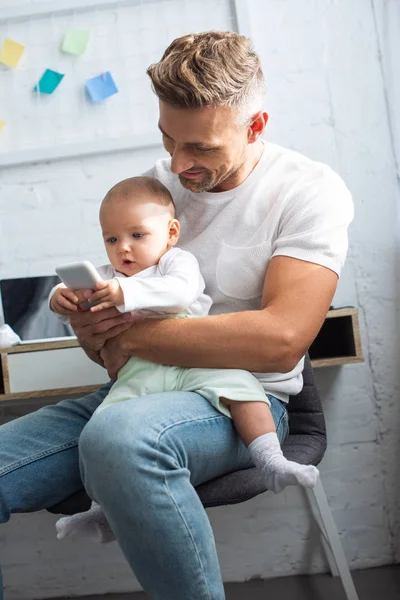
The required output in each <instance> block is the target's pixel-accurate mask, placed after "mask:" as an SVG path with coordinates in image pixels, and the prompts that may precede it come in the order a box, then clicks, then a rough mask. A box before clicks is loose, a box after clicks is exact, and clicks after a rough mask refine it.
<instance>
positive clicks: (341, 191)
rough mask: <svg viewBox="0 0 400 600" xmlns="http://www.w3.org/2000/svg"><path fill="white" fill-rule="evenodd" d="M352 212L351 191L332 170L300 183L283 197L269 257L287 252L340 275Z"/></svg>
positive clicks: (346, 247)
mask: <svg viewBox="0 0 400 600" xmlns="http://www.w3.org/2000/svg"><path fill="white" fill-rule="evenodd" d="M353 216H354V207H353V201H352V198H351V194H350V192H349V190H348V188H347V187H346V185H345V184H344V182H343V181H342V179H341V178H340V177H339V176H338V175H336V174H335V173H334V172H333V171H329V172H328V173H326V172H324V173H323V174H321V175H320V177H319V178H317V179H316V180H314V181H309V182H305V183H304V182H303V183H301V184H300V185H298V186H297V188H296V189H295V190H294V191H293V193H292V194H291V195H290V196H289V197H288V199H287V202H286V205H285V209H284V211H283V213H282V217H281V220H280V223H279V227H278V234H277V237H276V239H275V240H274V242H273V245H272V258H273V257H274V256H290V257H292V258H298V259H300V260H304V261H307V262H313V263H316V264H319V265H322V266H324V267H327V268H328V269H331V270H332V271H334V272H335V273H337V274H338V275H340V271H341V269H342V267H343V265H344V262H345V259H346V254H347V249H348V235H347V229H348V226H349V224H350V223H351V221H352V220H353Z"/></svg>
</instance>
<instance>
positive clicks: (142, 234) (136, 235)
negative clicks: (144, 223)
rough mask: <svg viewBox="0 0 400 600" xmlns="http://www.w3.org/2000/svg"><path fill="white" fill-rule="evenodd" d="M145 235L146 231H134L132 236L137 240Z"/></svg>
mask: <svg viewBox="0 0 400 600" xmlns="http://www.w3.org/2000/svg"><path fill="white" fill-rule="evenodd" d="M143 236H144V233H132V237H134V238H135V239H136V240H139V239H140V238H142V237H143Z"/></svg>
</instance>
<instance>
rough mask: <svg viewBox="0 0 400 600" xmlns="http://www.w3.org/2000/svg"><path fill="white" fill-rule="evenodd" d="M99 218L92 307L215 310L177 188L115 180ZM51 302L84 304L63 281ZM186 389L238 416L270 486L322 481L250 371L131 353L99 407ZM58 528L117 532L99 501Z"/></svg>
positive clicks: (64, 310)
mask: <svg viewBox="0 0 400 600" xmlns="http://www.w3.org/2000/svg"><path fill="white" fill-rule="evenodd" d="M100 224H101V228H102V232H103V239H104V243H105V246H106V250H107V255H108V258H109V260H110V264H109V265H106V266H104V267H100V268H99V269H98V271H99V273H100V275H101V276H102V278H103V279H104V280H105V281H103V282H100V283H97V284H96V290H95V291H94V293H93V295H92V296H91V297H90V298H89V302H90V303H92V304H94V306H92V307H91V308H90V310H91V311H93V312H95V311H99V310H103V309H105V308H109V307H112V306H116V307H117V309H118V310H119V311H120V312H128V311H133V313H134V314H137V315H142V316H146V317H155V318H168V317H169V318H171V317H175V318H177V317H179V318H194V317H204V316H206V315H207V314H208V312H209V310H210V307H211V304H212V301H211V299H210V297H209V296H207V295H206V294H205V293H204V289H205V283H204V280H203V277H202V276H201V273H200V269H199V265H198V262H197V260H196V258H195V257H194V256H193V255H192V254H190V253H189V252H186V251H185V250H182V249H180V248H177V247H176V244H177V242H178V238H179V233H180V226H179V221H178V220H177V219H176V217H175V207H174V203H173V200H172V197H171V194H170V193H169V191H168V190H167V188H166V187H165V186H164V185H163V184H162V183H161V182H159V181H158V180H157V179H153V178H151V177H132V178H130V179H126V180H124V181H122V182H120V183H118V184H116V185H115V186H114V187H113V188H112V189H111V190H110V191H109V192H108V193H107V195H106V196H105V198H104V200H103V202H102V204H101V208H100ZM49 303H50V308H51V310H52V311H54V312H56V313H58V314H59V315H61V317H62V318H64V319H65V317H68V316H69V315H71V314H72V312H74V311H76V310H78V306H77V304H78V298H77V296H76V294H75V293H74V291H73V290H70V289H68V288H66V287H65V286H64V285H63V284H60V285H59V286H57V287H56V288H54V289H53V290H52V292H51V293H50V299H49ZM166 374H168V377H166ZM166 382H168V385H166ZM180 390H181V391H192V392H197V393H199V394H201V395H202V396H204V398H206V399H207V400H208V401H209V402H210V403H211V404H212V405H213V406H214V407H215V408H216V409H217V410H218V411H220V412H222V413H223V414H225V415H226V416H228V417H231V418H232V419H233V422H234V424H235V427H236V429H237V431H238V434H239V436H240V437H241V439H242V441H243V442H244V443H245V445H246V446H247V447H248V449H249V452H250V455H251V457H252V459H253V462H254V463H255V465H256V466H257V467H258V468H259V469H260V470H261V473H262V474H263V478H264V482H265V485H266V487H267V488H268V489H270V490H272V491H273V492H275V493H277V492H280V491H282V490H283V489H284V488H285V487H286V486H288V485H296V484H298V485H302V486H304V487H313V486H315V484H316V482H317V478H318V470H317V469H316V468H315V467H314V466H312V465H300V464H298V463H295V462H292V461H289V460H287V459H286V458H285V457H284V456H283V454H282V450H281V448H280V444H279V440H278V437H277V435H276V430H275V424H274V420H273V418H272V414H271V411H270V408H269V406H270V399H269V398H270V396H269V394H268V390H265V389H264V388H263V387H262V385H261V384H260V382H259V381H258V380H257V379H256V378H255V377H254V376H253V375H252V374H251V373H249V372H248V371H244V370H239V369H205V368H185V367H176V366H168V365H160V364H156V363H152V362H150V361H146V360H143V359H141V358H137V357H132V358H130V359H129V361H128V362H127V363H126V364H125V365H124V366H123V367H122V368H121V369H120V371H119V373H118V378H117V381H116V382H115V383H114V385H113V386H112V388H111V389H110V392H109V394H108V396H106V398H105V399H104V401H103V402H102V404H101V405H100V406H99V407H98V409H97V411H100V410H107V409H108V407H110V406H111V405H112V404H114V403H116V402H123V401H125V400H132V399H133V398H135V397H138V396H143V395H145V394H151V393H160V392H167V391H168V392H170V391H180ZM97 411H96V412H97ZM57 531H58V537H59V538H61V537H64V536H66V535H69V534H71V533H75V532H78V531H79V532H80V533H82V534H84V535H89V536H94V537H97V538H99V539H100V540H101V541H111V540H112V539H113V534H112V532H111V530H110V529H109V526H108V524H107V522H106V519H105V517H104V515H103V514H102V512H101V508H100V507H99V506H98V505H96V504H95V503H93V504H92V508H91V509H90V510H89V511H87V512H86V513H79V514H77V515H74V516H72V517H64V518H62V519H60V520H59V521H58V523H57Z"/></svg>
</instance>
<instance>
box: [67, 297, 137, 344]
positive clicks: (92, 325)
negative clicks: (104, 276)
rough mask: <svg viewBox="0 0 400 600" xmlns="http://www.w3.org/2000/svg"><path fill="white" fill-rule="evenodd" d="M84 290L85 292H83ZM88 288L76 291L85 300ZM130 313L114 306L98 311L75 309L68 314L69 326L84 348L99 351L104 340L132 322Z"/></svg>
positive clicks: (120, 331) (124, 328)
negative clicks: (119, 310)
mask: <svg viewBox="0 0 400 600" xmlns="http://www.w3.org/2000/svg"><path fill="white" fill-rule="evenodd" d="M85 292H86V294H85ZM88 292H89V294H91V293H92V292H90V291H89V290H83V291H80V292H79V293H77V294H78V295H79V296H81V295H82V298H81V299H80V300H79V301H80V302H81V301H82V300H87V298H88ZM134 321H135V317H132V316H131V314H130V313H124V314H122V313H120V312H118V310H117V309H116V308H106V309H104V310H102V311H100V312H95V313H92V312H90V311H82V312H81V311H79V312H78V311H77V312H74V313H73V314H71V315H70V323H71V326H72V328H73V330H74V332H75V334H76V336H77V338H78V340H79V342H80V344H81V346H82V348H83V349H84V350H89V351H91V352H99V351H100V350H101V349H102V348H103V346H104V344H105V342H106V341H107V340H109V339H110V338H112V337H115V336H117V335H118V334H120V333H122V332H123V331H126V330H127V329H129V327H131V325H132V323H134Z"/></svg>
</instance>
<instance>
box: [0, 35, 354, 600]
mask: <svg viewBox="0 0 400 600" xmlns="http://www.w3.org/2000/svg"><path fill="white" fill-rule="evenodd" d="M148 74H149V76H150V78H151V80H152V84H153V88H154V91H155V93H156V94H157V96H158V98H159V100H160V119H159V128H160V130H161V133H162V136H163V143H164V146H165V148H166V150H167V151H168V152H169V154H170V155H171V160H168V161H160V162H159V163H157V165H156V166H155V167H154V169H152V170H151V171H150V172H149V173H148V174H150V175H153V176H154V177H157V178H159V179H160V180H161V181H162V182H163V183H164V184H165V185H166V186H167V187H168V188H169V189H170V191H171V193H172V196H173V197H174V200H175V203H176V207H177V216H178V218H179V219H180V222H181V227H182V235H181V238H180V246H181V247H183V248H184V249H187V250H190V251H191V252H193V253H194V254H195V255H196V257H197V258H198V260H199V263H200V267H201V270H202V274H203V276H204V278H205V281H206V284H207V293H208V294H210V295H211V297H212V299H213V302H214V304H213V314H212V316H208V317H204V318H199V319H170V320H168V319H167V320H154V319H152V320H145V319H144V320H141V321H135V322H132V320H131V318H130V317H129V316H126V315H121V314H118V313H117V311H116V310H115V309H107V310H104V311H101V312H99V313H93V314H87V313H84V314H83V313H79V314H76V315H74V316H72V317H71V323H72V326H73V327H74V330H75V332H76V334H77V336H78V338H79V340H80V343H81V345H82V347H83V348H84V349H85V351H86V352H87V354H88V355H89V356H90V357H91V358H92V359H93V360H95V361H97V362H100V363H102V364H104V366H105V367H106V368H107V370H108V372H109V375H110V377H111V378H115V376H116V373H117V372H118V370H119V369H120V368H121V367H122V366H123V365H124V364H125V362H126V361H127V360H128V358H129V357H130V356H132V355H135V356H139V357H142V358H145V359H149V360H152V361H155V362H159V363H165V364H171V365H180V366H186V367H211V368H213V367H215V368H241V369H247V370H249V371H252V372H258V373H265V376H264V379H265V381H266V382H267V384H268V389H270V390H273V392H272V393H273V394H274V396H276V398H279V400H276V402H275V404H273V405H272V406H271V410H272V413H273V416H274V420H275V424H276V429H277V433H278V436H279V438H280V441H283V439H284V437H285V436H286V435H287V418H286V410H285V407H284V403H285V402H286V401H287V399H288V396H289V395H290V394H295V393H298V392H299V391H300V390H301V386H302V377H301V372H302V368H303V356H304V354H305V352H306V351H307V349H308V347H309V346H310V344H311V342H312V341H313V339H314V338H315V336H316V334H317V333H318V330H319V329H320V327H321V324H322V323H323V321H324V318H325V315H326V313H327V311H328V308H329V305H330V303H331V300H332V298H333V295H334V292H335V289H336V285H337V279H338V275H339V273H340V269H341V267H342V265H343V262H344V258H345V254H346V250H347V226H348V224H349V222H350V221H351V219H352V214H353V209H352V203H351V198H350V195H349V192H348V190H347V188H346V187H345V185H344V184H343V182H342V181H341V179H340V178H339V177H338V176H337V175H335V174H334V173H333V172H332V171H331V170H330V169H329V168H328V167H326V166H324V165H322V164H320V163H315V162H313V161H311V160H309V159H307V158H305V157H303V156H301V155H299V154H297V153H295V152H291V151H288V150H285V149H283V148H280V147H279V146H275V145H273V144H269V143H266V142H263V141H262V140H261V139H260V135H261V134H262V133H263V131H264V128H265V126H266V123H267V118H268V117H267V114H266V113H265V112H264V111H263V109H262V102H263V90H264V82H263V76H262V71H261V67H260V62H259V58H258V56H257V55H256V54H255V53H254V51H253V50H252V47H251V44H250V42H249V40H247V39H246V38H244V37H242V36H240V35H237V34H235V33H230V32H207V33H203V34H195V35H188V36H184V37H183V38H179V39H178V40H175V41H174V42H173V43H172V44H171V45H170V47H169V48H168V49H167V50H166V52H165V53H164V56H163V57H162V59H161V61H160V62H159V63H157V64H155V65H152V66H151V67H150V68H149V69H148ZM109 387H110V384H109V385H107V386H104V387H103V388H101V390H99V391H98V392H97V393H95V394H91V395H89V396H87V397H86V398H83V399H81V400H66V401H64V402H61V403H60V404H58V405H56V406H51V407H46V408H44V409H41V410H39V411H37V412H36V413H34V414H31V415H27V416H25V417H23V418H21V419H18V420H16V421H14V422H11V423H9V424H6V425H4V426H3V427H1V428H0V473H1V474H2V477H1V478H0V520H2V521H6V520H7V519H8V518H9V515H10V513H12V512H22V511H33V510H40V509H43V508H46V507H49V506H51V505H53V504H55V503H57V502H59V501H61V500H62V499H64V498H66V497H67V496H69V495H70V494H72V493H73V492H75V491H77V490H79V489H80V488H81V487H82V480H83V483H84V485H85V487H86V489H87V491H88V493H89V494H90V496H91V497H92V498H93V499H94V500H96V501H97V502H98V503H99V504H100V505H101V507H102V509H103V511H104V513H105V515H106V517H107V520H108V521H109V523H110V525H111V527H112V530H113V532H114V533H115V535H116V538H117V540H118V543H119V544H120V546H121V548H122V550H123V552H124V554H125V556H126V558H127V560H128V562H129V564H130V566H131V568H132V571H133V572H134V573H135V575H136V576H137V578H138V580H139V581H140V583H141V584H142V586H143V588H144V589H145V591H146V592H147V593H148V595H149V596H150V598H152V599H154V600H188V599H192V598H193V599H196V600H206V599H207V600H210V599H212V600H222V599H223V598H224V591H223V585H222V580H221V575H220V570H219V566H218V559H217V555H216V550H215V544H214V539H213V535H212V531H211V527H210V524H209V522H208V519H207V516H206V514H205V512H204V510H203V508H202V505H201V503H200V500H199V499H198V497H197V494H196V492H195V490H194V487H193V486H196V485H198V484H200V483H202V482H204V481H207V480H209V479H212V478H214V477H217V476H219V475H222V474H224V473H227V472H230V471H234V470H236V469H243V468H246V467H249V466H251V460H250V456H249V453H248V450H247V448H246V447H245V446H244V445H243V444H242V443H241V442H240V440H239V438H238V436H237V434H236V432H235V430H234V429H233V427H232V423H231V421H230V420H229V419H228V418H227V417H225V416H224V415H222V414H220V413H217V411H216V410H215V409H214V408H213V407H212V406H211V405H210V404H209V403H208V402H207V400H205V399H204V398H203V397H201V396H199V395H198V394H193V393H183V392H182V393H166V394H160V395H154V394H153V395H148V396H145V397H143V398H139V399H135V400H134V401H132V402H129V401H128V402H123V403H120V404H116V405H115V406H114V407H110V408H109V409H108V410H107V411H103V412H100V413H98V414H96V416H95V417H94V418H93V419H90V417H91V415H92V413H93V411H94V410H95V408H96V407H97V406H98V404H99V403H100V402H101V400H102V399H103V398H104V396H105V395H106V393H107V390H108V389H109ZM78 441H79V456H80V471H79V466H78ZM81 477H82V480H81Z"/></svg>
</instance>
